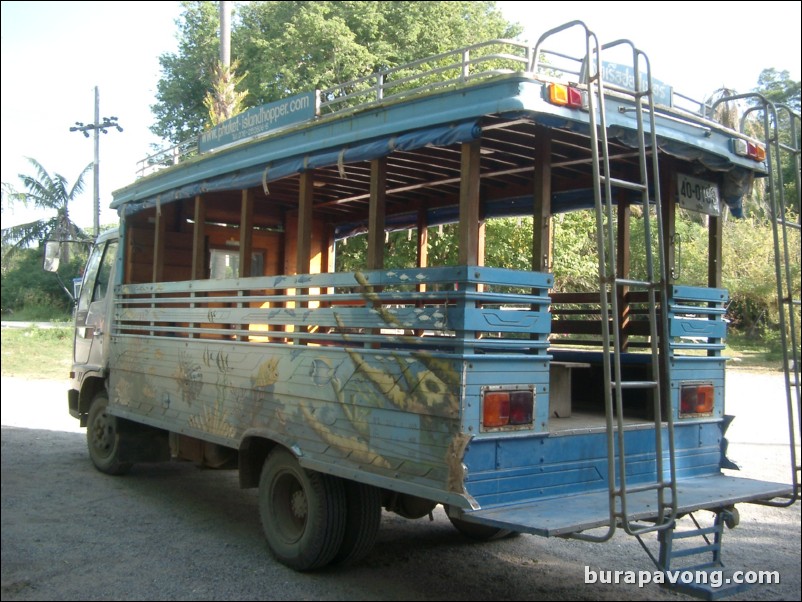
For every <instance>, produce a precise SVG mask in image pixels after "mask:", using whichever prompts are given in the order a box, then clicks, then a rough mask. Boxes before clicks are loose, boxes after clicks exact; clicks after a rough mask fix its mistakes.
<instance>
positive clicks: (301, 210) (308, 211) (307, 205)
mask: <svg viewBox="0 0 802 602" xmlns="http://www.w3.org/2000/svg"><path fill="white" fill-rule="evenodd" d="M298 179H299V187H300V190H299V193H298V245H297V247H296V250H295V253H296V255H295V257H296V259H295V273H296V274H308V273H309V262H310V260H311V257H312V199H313V192H314V186H313V183H312V172H311V171H305V172H303V173H302V174H301V175H300V176H299V178H298Z"/></svg>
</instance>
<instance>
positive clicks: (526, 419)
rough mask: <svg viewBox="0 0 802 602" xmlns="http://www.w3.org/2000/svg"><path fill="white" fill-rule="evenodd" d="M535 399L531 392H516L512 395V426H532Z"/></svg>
mask: <svg viewBox="0 0 802 602" xmlns="http://www.w3.org/2000/svg"><path fill="white" fill-rule="evenodd" d="M534 406H535V404H534V398H533V396H532V392H531V391H514V392H513V393H511V394H510V424H532V412H533V411H534Z"/></svg>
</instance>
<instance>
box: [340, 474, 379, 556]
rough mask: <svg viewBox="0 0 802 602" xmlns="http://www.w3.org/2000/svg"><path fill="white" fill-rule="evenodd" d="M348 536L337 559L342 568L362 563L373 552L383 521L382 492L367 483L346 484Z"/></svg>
mask: <svg viewBox="0 0 802 602" xmlns="http://www.w3.org/2000/svg"><path fill="white" fill-rule="evenodd" d="M345 500H346V507H347V516H346V519H345V535H344V536H343V541H342V544H340V549H339V550H338V551H337V554H335V556H334V561H333V562H336V563H338V564H343V565H349V564H354V563H356V562H359V561H360V560H362V559H363V558H364V557H365V556H367V555H368V554H369V553H370V551H371V550H372V549H373V546H374V544H375V543H376V535H377V534H378V532H379V525H380V524H381V518H382V506H381V491H380V490H379V489H378V488H377V487H371V486H370V485H365V484H364V483H357V482H355V481H345Z"/></svg>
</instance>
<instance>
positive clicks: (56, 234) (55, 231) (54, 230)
mask: <svg viewBox="0 0 802 602" xmlns="http://www.w3.org/2000/svg"><path fill="white" fill-rule="evenodd" d="M28 161H29V162H30V164H31V165H32V166H33V168H34V171H35V173H36V175H35V176H31V175H26V174H19V178H20V180H22V183H23V185H24V186H25V189H26V191H27V192H17V191H16V190H14V189H13V187H11V186H8V185H4V192H5V193H6V196H7V198H8V199H9V200H10V201H22V202H23V203H24V204H25V205H33V206H34V207H36V208H39V209H50V210H54V211H55V212H56V214H55V215H54V216H52V217H50V218H44V219H40V220H36V221H33V222H29V223H27V224H20V225H19V226H11V227H10V228H3V230H2V244H3V264H5V263H6V262H7V260H8V259H9V257H11V256H12V255H13V254H14V253H15V252H17V251H18V250H20V249H24V248H26V247H28V246H30V245H31V244H33V243H35V242H41V241H43V240H46V239H51V240H59V241H91V240H92V237H91V236H89V235H88V234H86V233H85V232H84V231H83V230H81V228H79V227H78V226H77V225H75V223H74V222H73V221H72V220H71V219H70V210H69V206H70V203H71V202H72V201H74V200H75V197H77V196H78V195H79V194H81V193H82V192H83V190H84V176H86V174H87V172H88V171H89V170H90V169H91V167H92V164H91V163H90V164H89V165H87V166H86V167H85V168H84V170H83V171H82V172H81V173H80V175H79V176H78V178H77V179H76V180H75V183H74V184H73V185H72V188H69V187H68V184H67V178H65V177H64V176H62V175H61V174H54V175H52V176H51V175H50V174H49V173H48V171H47V170H46V169H45V168H44V167H42V165H41V164H40V163H39V162H38V161H37V160H36V159H31V158H28ZM62 246H63V248H64V249H67V248H68V247H69V245H62ZM62 259H63V260H65V261H69V258H68V257H62Z"/></svg>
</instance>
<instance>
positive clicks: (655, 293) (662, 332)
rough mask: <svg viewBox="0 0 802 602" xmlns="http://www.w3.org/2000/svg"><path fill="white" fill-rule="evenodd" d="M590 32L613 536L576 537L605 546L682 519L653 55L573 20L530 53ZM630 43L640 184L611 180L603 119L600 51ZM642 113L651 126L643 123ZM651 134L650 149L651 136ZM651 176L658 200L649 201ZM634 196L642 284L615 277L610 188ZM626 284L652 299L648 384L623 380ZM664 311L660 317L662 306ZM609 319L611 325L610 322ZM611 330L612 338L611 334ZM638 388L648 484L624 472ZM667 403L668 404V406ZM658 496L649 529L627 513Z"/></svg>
mask: <svg viewBox="0 0 802 602" xmlns="http://www.w3.org/2000/svg"><path fill="white" fill-rule="evenodd" d="M575 26H578V27H581V28H583V29H584V31H585V64H586V65H587V67H586V77H585V83H586V85H587V91H588V113H589V130H590V131H589V135H590V145H591V152H592V162H593V179H594V200H595V210H596V224H597V227H596V232H597V244H598V248H599V284H600V296H599V298H600V305H601V316H602V329H601V335H602V345H603V362H604V363H603V366H604V379H605V416H606V433H607V461H608V494H609V498H608V499H609V512H610V521H609V525H608V531H607V533H606V534H604V535H601V536H595V535H591V534H584V533H575V534H573V535H572V537H574V538H576V539H581V540H585V541H606V540H608V539H610V538H611V537H612V536H613V533H614V532H615V529H616V527H617V526H619V525H620V526H621V527H622V528H623V529H624V531H625V532H626V533H628V534H630V535H636V536H639V535H642V534H644V533H648V532H652V531H666V530H669V529H671V528H673V525H674V519H675V517H676V514H677V485H676V470H675V449H674V422H673V412H672V409H671V408H670V407H668V409H667V412H666V414H667V415H666V416H665V420H666V425H667V434H668V460H669V469H668V478H666V476H665V474H666V471H665V469H664V460H663V410H662V407H661V393H662V392H661V384H660V383H661V378H660V373H661V365H660V362H661V357H660V353H659V349H658V345H659V343H658V341H664V342H665V341H667V340H668V338H667V333H668V328H667V317H666V316H667V313H668V310H667V308H668V303H667V278H666V268H665V261H664V245H663V239H664V234H663V223H662V209H661V200H660V180H659V169H658V157H657V154H658V153H657V150H656V149H657V137H656V133H655V128H654V123H655V114H654V100H653V89H652V77H651V69H650V66H649V62H648V58H647V57H646V55H645V54H643V53H642V52H641V51H639V50H638V49H637V48H636V47H635V46H634V45H633V44H632V42H630V41H628V40H617V41H615V42H611V43H609V44H605V45H603V46H601V47H600V46H599V42H598V39H597V37H596V35H595V34H594V33H593V32H591V31H590V30H588V28H587V27H586V26H585V24H584V23H583V22H581V21H572V22H570V23H566V24H565V25H562V26H560V27H557V28H554V29H552V30H550V31H547V32H546V33H544V34H543V35H542V36H541V38H540V39H539V40H538V42H537V44H536V45H535V50H534V53H533V61H534V67H535V68H534V69H533V71H536V70H537V63H538V60H539V56H540V47H541V45H542V43H543V42H544V40H546V39H547V38H548V37H550V36H552V35H554V34H556V33H559V32H561V31H564V30H566V29H569V28H572V27H575ZM622 45H626V46H629V47H630V48H631V49H632V63H633V66H634V71H635V73H636V74H638V73H640V62H641V60H642V61H643V62H644V63H645V68H646V78H645V80H646V87H645V89H642V84H643V82H642V81H641V78H640V77H635V89H634V90H628V89H623V88H616V92H618V93H620V94H626V95H629V96H631V97H632V99H633V103H634V111H635V119H636V122H637V140H638V147H637V150H638V157H639V174H638V180H637V181H629V180H621V179H616V178H613V177H612V176H611V175H610V161H609V149H608V139H607V120H606V114H605V100H604V96H605V92H604V86H605V84H604V82H603V81H602V61H601V53H602V51H603V50H606V49H609V48H612V47H615V46H622ZM644 115H645V116H646V121H648V128H647V126H646V124H645V123H644ZM647 135H648V136H649V141H648V145H647V140H646V137H647ZM647 146H648V147H649V148H651V149H652V152H651V162H649V158H648V156H647ZM650 174H651V182H652V184H653V186H652V189H653V190H652V194H653V198H650V185H649V184H650ZM614 189H615V190H616V191H618V190H626V191H631V192H635V193H637V194H638V195H639V196H640V202H641V204H642V206H643V214H644V238H645V250H646V275H645V277H644V280H632V279H629V278H621V277H619V275H618V274H617V268H616V265H615V262H616V234H615V224H614V220H613V203H612V199H613V190H614ZM652 207H653V210H654V212H655V222H656V231H657V232H656V236H657V257H654V252H653V250H652V239H653V236H654V234H653V233H652V228H653V226H652V224H651V219H652V218H651V212H652ZM623 287H630V288H639V289H644V290H645V291H646V293H647V297H648V315H649V333H650V341H651V361H652V377H651V380H647V381H632V380H629V381H627V380H624V379H623V378H622V361H621V353H622V340H621V338H622V337H621V315H620V308H619V303H618V292H619V289H621V288H623ZM658 300H659V303H660V306H661V307H662V308H663V311H662V312H661V315H658V311H657V304H658ZM606 316H610V322H608V321H606V320H605V317H606ZM611 331H612V336H611ZM631 389H641V390H643V391H651V392H652V398H653V406H654V408H653V411H654V441H655V446H654V451H655V464H656V468H655V474H654V480H653V481H652V482H649V483H643V484H637V485H628V484H627V474H626V461H627V454H626V447H625V440H624V439H625V438H624V420H623V419H624V416H623V393H624V390H631ZM669 406H670V403H669ZM649 491H654V493H655V496H656V498H657V499H656V507H657V516H656V517H654V519H650V522H651V524H635V522H634V521H633V519H632V516H631V512H630V510H629V503H628V502H629V496H630V495H632V494H636V493H640V494H642V493H645V492H649Z"/></svg>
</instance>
